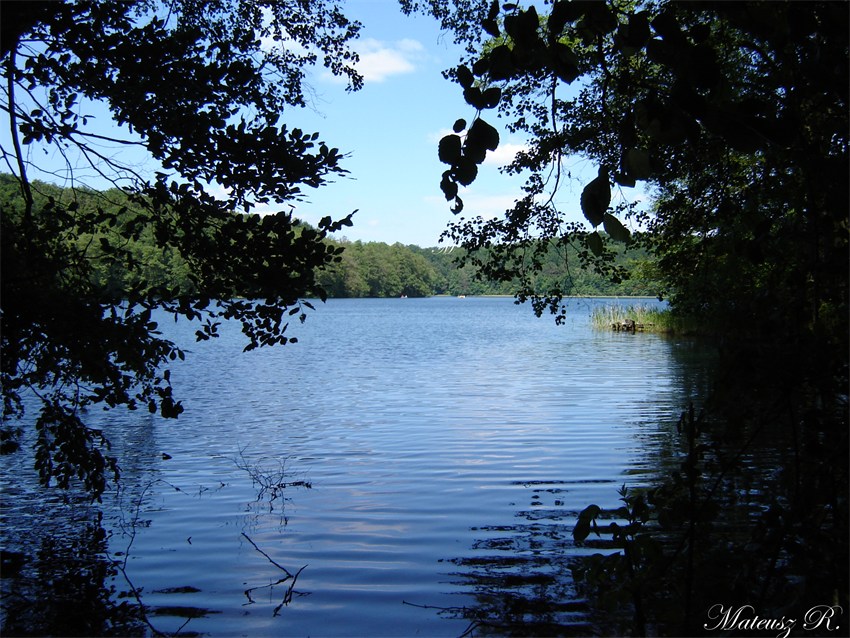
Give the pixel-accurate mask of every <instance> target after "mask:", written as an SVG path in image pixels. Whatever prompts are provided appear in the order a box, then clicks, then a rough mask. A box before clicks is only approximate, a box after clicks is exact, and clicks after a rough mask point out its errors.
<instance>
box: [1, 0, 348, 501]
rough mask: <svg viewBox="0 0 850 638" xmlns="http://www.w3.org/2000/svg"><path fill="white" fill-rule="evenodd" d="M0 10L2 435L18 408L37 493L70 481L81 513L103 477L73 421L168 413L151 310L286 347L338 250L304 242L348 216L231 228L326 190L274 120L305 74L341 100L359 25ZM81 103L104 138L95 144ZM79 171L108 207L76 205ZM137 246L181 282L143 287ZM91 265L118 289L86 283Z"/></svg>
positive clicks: (331, 168) (114, 7)
mask: <svg viewBox="0 0 850 638" xmlns="http://www.w3.org/2000/svg"><path fill="white" fill-rule="evenodd" d="M0 6H2V23H3V33H2V36H3V41H2V56H3V57H2V66H3V85H4V89H5V92H4V95H3V102H2V109H3V112H4V113H5V115H6V116H7V124H8V130H9V136H10V137H9V139H10V140H11V142H10V143H9V146H8V147H3V148H2V154H3V159H4V161H5V163H6V166H7V167H8V169H9V170H10V171H11V172H12V173H14V175H15V178H16V180H17V186H18V189H19V196H18V198H17V201H16V202H15V203H14V204H7V203H4V204H3V208H2V211H0V212H2V273H3V277H2V375H1V376H0V379H2V392H3V400H4V420H5V418H7V417H10V416H12V415H18V416H20V415H21V414H22V412H23V402H22V400H21V396H22V392H24V390H25V389H29V390H32V391H33V392H34V393H35V396H37V397H38V400H39V401H40V404H41V408H40V412H39V416H38V419H37V421H36V428H37V430H38V438H37V446H36V464H37V466H38V469H39V472H40V476H41V479H42V481H43V482H44V483H45V484H48V483H49V482H50V481H51V480H52V479H55V480H56V481H57V483H58V484H59V485H63V486H65V485H68V484H69V482H70V481H71V480H72V479H73V478H74V477H77V478H79V479H81V480H82V482H83V484H84V485H85V487H86V488H87V489H89V490H90V491H91V493H92V494H93V495H94V496H99V495H100V493H101V492H102V491H103V490H104V489H105V485H106V480H107V476H108V472H107V469H108V468H111V469H112V471H113V472H114V473H115V476H116V477H117V472H118V468H117V463H116V460H115V459H112V458H109V457H108V456H106V455H105V454H104V452H105V449H104V448H106V447H108V441H107V439H106V437H105V436H104V435H103V433H101V432H98V431H95V430H93V429H91V428H89V427H87V426H86V424H85V423H84V421H83V412H82V410H83V408H85V407H86V406H88V405H90V404H93V403H99V404H102V405H103V406H104V407H106V408H115V407H118V406H124V407H126V408H129V409H131V410H134V409H138V408H143V409H147V410H150V411H151V412H159V413H160V414H161V415H162V416H163V417H177V416H178V415H179V414H180V412H181V411H182V409H183V408H182V406H181V403H180V402H179V401H178V400H176V399H175V398H174V397H173V395H172V388H171V384H170V374H169V370H168V367H167V366H168V364H169V362H171V361H174V360H176V359H183V358H184V356H185V355H184V353H183V351H182V350H180V348H179V347H177V346H176V345H175V344H174V343H171V342H170V341H168V340H167V339H165V338H163V336H162V335H161V333H160V332H159V331H158V329H157V323H156V321H155V317H154V312H155V311H158V312H160V313H165V314H166V315H167V316H173V317H174V319H175V320H176V319H177V318H178V317H183V318H185V319H188V320H197V321H199V322H201V325H200V327H199V330H198V331H197V333H196V335H197V338H198V340H199V341H202V340H208V339H210V338H211V337H215V336H216V328H217V326H218V321H219V320H220V319H236V320H238V321H240V322H241V323H242V329H243V332H244V334H245V335H246V337H247V339H248V344H247V346H246V349H251V348H256V347H259V346H265V345H273V344H283V343H287V341H294V340H295V338H294V337H290V336H289V335H288V333H287V329H288V326H289V321H290V318H292V319H295V318H296V317H297V318H299V319H300V320H301V321H303V320H304V319H305V317H306V311H305V309H309V308H312V306H311V305H310V303H309V301H306V300H305V299H306V298H308V297H319V298H324V296H325V293H324V291H323V290H322V288H321V286H320V285H319V284H318V281H317V272H319V271H321V270H322V269H323V268H326V267H328V266H330V265H332V264H333V263H335V262H336V261H338V259H339V254H340V252H341V250H340V249H338V248H336V247H334V246H332V245H330V244H328V243H327V242H325V241H324V240H325V238H326V236H327V235H328V233H331V232H334V231H337V230H339V229H341V228H342V227H343V226H347V225H350V224H351V215H348V216H347V217H344V218H342V219H340V220H337V221H334V220H332V219H331V218H330V217H326V218H324V219H323V220H322V221H321V222H320V224H319V226H318V228H316V229H305V230H303V231H298V229H297V224H298V222H297V220H295V219H293V217H292V215H291V213H287V212H279V213H277V214H271V215H266V216H263V217H260V216H258V215H253V214H250V211H251V209H252V207H254V206H255V205H257V204H269V203H279V204H282V203H284V202H287V201H292V200H297V199H298V198H300V197H302V189H303V188H304V187H310V188H316V187H319V186H321V185H322V184H324V183H325V182H326V181H327V180H328V179H329V178H331V177H332V176H334V175H340V174H343V173H345V170H344V169H343V168H342V167H341V166H340V160H341V156H340V153H339V152H338V151H337V149H335V148H330V147H329V146H328V145H326V144H325V143H323V142H321V141H320V140H319V137H318V133H305V132H303V131H301V130H298V129H289V128H288V127H287V126H286V124H285V123H282V121H281V119H282V116H284V115H285V114H286V112H287V110H288V109H290V108H296V107H302V106H304V105H305V104H306V99H305V86H304V84H303V79H304V74H305V66H308V65H310V64H312V63H314V62H316V61H317V59H319V58H320V59H321V61H322V63H323V64H324V65H325V66H326V67H328V68H329V69H330V70H331V71H332V72H333V73H335V74H337V75H342V76H345V77H347V79H348V82H349V89H351V90H356V89H358V88H359V87H360V86H361V83H362V80H361V78H360V76H359V75H358V74H357V72H356V71H355V70H354V68H353V66H352V65H353V63H354V62H355V61H356V59H357V58H356V54H354V53H353V52H352V51H351V49H350V48H349V43H350V41H351V40H352V39H353V38H355V37H356V36H357V34H358V32H359V29H360V25H359V23H357V22H351V21H349V20H348V19H347V18H346V17H345V16H344V15H343V14H342V12H341V11H340V9H339V7H338V6H337V5H336V4H335V3H334V2H332V1H331V0H319V1H317V2H311V3H309V4H308V3H303V2H297V1H294V0H293V1H289V0H280V1H274V0H268V1H262V0H261V1H260V2H253V1H250V2H249V1H247V0H213V1H211V2H207V1H205V2H195V1H194V0H179V1H178V2H171V3H160V2H157V1H155V0H137V1H135V2H120V3H116V2H101V1H98V0H81V1H77V2H61V3H60V2H28V3H23V2H20V3H19V2H4V3H2V5H0ZM96 104H103V105H105V107H107V108H108V109H109V112H110V115H111V117H112V118H113V119H114V121H115V122H116V123H117V124H119V125H122V126H123V127H124V128H123V129H121V132H119V133H115V134H113V133H110V132H106V131H104V130H102V129H99V128H95V126H94V124H95V123H96V122H95V119H94V118H93V117H92V116H91V113H92V110H93V109H94V105H96ZM104 145H110V146H111V148H121V149H130V150H135V151H142V152H143V153H145V154H147V157H149V158H150V159H151V160H153V161H155V162H156V163H157V164H158V165H159V167H160V169H159V170H157V171H156V172H155V173H154V174H153V175H147V174H143V173H142V172H140V171H137V170H136V169H135V168H134V161H135V160H133V159H125V155H124V154H123V153H108V152H104V151H103V148H104ZM40 147H41V148H52V149H53V150H54V151H55V152H57V153H58V154H59V155H60V156H61V157H63V158H64V161H65V163H66V170H64V171H61V173H62V174H61V177H62V178H64V179H65V180H66V183H68V184H69V185H70V189H68V191H67V192H66V195H64V196H63V197H61V198H59V197H55V196H52V195H51V194H50V193H45V194H44V195H43V196H42V195H41V194H40V193H39V188H41V187H39V186H38V185H37V183H36V182H34V181H33V180H32V179H31V174H32V173H33V172H34V171H36V170H37V169H42V170H53V169H51V168H49V167H46V166H43V165H40V164H39V162H40V159H39V158H40V157H42V156H41V155H40V154H39V152H38V150H37V149H38V148H40ZM80 164H85V165H86V166H87V167H88V171H89V172H90V173H91V172H93V173H95V174H97V175H98V176H99V177H101V178H103V179H105V180H107V181H108V182H111V183H112V184H114V185H115V186H116V187H120V195H119V194H118V191H109V192H107V193H106V194H104V195H102V200H103V201H102V202H101V203H100V204H98V205H95V206H91V205H85V206H83V205H81V204H80V201H81V199H80V197H77V195H79V194H80V193H81V192H82V190H85V189H84V188H83V186H82V185H81V184H80V183H78V180H79V175H80V172H79V170H78V169H77V167H78V165H80ZM119 200H120V201H119ZM142 235H144V236H146V237H152V238H153V241H154V245H155V247H156V250H158V251H160V253H161V254H162V255H163V258H168V259H171V258H178V257H179V259H180V260H182V262H184V263H185V268H186V269H188V273H187V278H186V279H185V280H184V283H183V284H177V285H173V286H162V285H158V284H154V283H152V282H151V281H150V279H149V276H150V273H149V272H146V271H145V270H144V268H145V267H146V265H149V263H150V262H149V261H147V262H146V263H142V262H143V261H145V260H141V261H140V259H139V258H138V255H135V254H134V253H133V250H132V245H133V243H134V242H135V240H138V239H139V237H141V236H142ZM79 236H85V237H89V238H91V240H90V241H87V242H84V243H83V242H79V241H74V238H76V237H79ZM111 266H116V267H120V269H121V270H122V271H123V272H125V273H127V279H128V280H129V281H130V282H132V285H130V286H129V287H127V286H123V287H120V289H119V287H116V286H110V285H106V281H107V280H108V277H107V278H104V277H102V276H100V275H102V274H103V273H105V272H109V270H110V267H111ZM160 316H161V315H160Z"/></svg>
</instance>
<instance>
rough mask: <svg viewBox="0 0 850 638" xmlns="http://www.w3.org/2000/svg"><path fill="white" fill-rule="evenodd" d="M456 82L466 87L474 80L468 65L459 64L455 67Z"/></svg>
mask: <svg viewBox="0 0 850 638" xmlns="http://www.w3.org/2000/svg"><path fill="white" fill-rule="evenodd" d="M456 77H457V82H458V84H460V85H461V86H462V87H463V88H465V89H468V88H469V87H471V86H472V84H473V83H474V82H475V76H473V75H472V71H470V70H469V67H467V66H466V65H461V66H459V67H458V68H457V74H456Z"/></svg>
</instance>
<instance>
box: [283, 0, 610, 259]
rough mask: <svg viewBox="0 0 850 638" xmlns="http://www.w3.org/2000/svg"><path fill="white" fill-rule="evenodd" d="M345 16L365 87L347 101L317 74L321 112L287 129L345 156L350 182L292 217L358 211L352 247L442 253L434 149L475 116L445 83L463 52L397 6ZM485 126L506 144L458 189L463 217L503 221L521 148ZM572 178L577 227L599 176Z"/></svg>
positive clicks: (567, 199)
mask: <svg viewBox="0 0 850 638" xmlns="http://www.w3.org/2000/svg"><path fill="white" fill-rule="evenodd" d="M345 8H346V13H347V15H349V17H352V18H355V19H358V20H360V22H362V23H363V25H364V27H363V30H362V32H361V38H360V41H359V42H358V43H357V44H355V48H356V49H357V50H358V52H359V54H360V57H361V64H360V66H359V69H360V71H361V73H362V74H363V76H364V78H365V86H364V87H363V89H361V90H360V91H358V92H356V93H346V92H345V90H344V85H343V84H342V83H341V82H340V81H339V80H335V79H333V78H331V77H330V76H329V75H328V74H327V73H324V72H317V73H315V74H314V75H313V79H312V80H311V82H310V84H311V87H312V88H313V89H314V90H315V92H316V96H317V99H316V102H315V111H311V110H307V111H303V112H299V113H296V114H294V115H291V116H288V117H287V120H288V121H290V122H293V123H295V124H297V125H298V126H299V127H301V128H302V129H304V130H305V131H307V130H309V131H314V130H316V131H319V132H320V133H321V136H322V138H323V139H325V141H326V142H328V143H329V144H331V145H333V146H336V147H337V148H339V149H340V151H342V152H344V153H348V154H349V157H348V158H346V160H345V163H344V166H345V168H347V169H348V170H349V171H350V172H351V174H350V176H349V178H347V179H339V180H337V181H336V182H335V183H333V184H330V185H328V186H325V187H322V188H321V189H318V190H316V191H310V192H309V193H308V196H309V201H308V202H304V203H299V205H298V206H297V207H296V214H297V215H299V216H301V217H302V218H303V219H305V220H307V221H311V222H315V221H317V220H318V219H320V218H321V217H322V216H323V215H325V214H330V215H332V216H336V217H339V216H342V215H344V214H347V213H349V212H351V211H352V210H354V209H359V212H358V213H357V214H356V215H355V217H354V222H355V223H354V227H353V228H349V229H346V231H345V236H346V237H347V238H348V239H351V240H362V241H383V242H387V243H394V242H401V243H403V244H417V245H419V246H436V245H438V240H439V237H440V234H441V233H442V232H443V231H444V230H445V228H446V225H447V224H448V223H449V222H450V221H451V220H452V219H453V218H454V216H453V215H452V213H451V212H450V210H449V205H448V203H447V202H446V201H445V198H444V197H443V195H442V192H441V191H440V189H439V182H440V176H441V174H442V172H443V171H444V170H445V169H446V168H447V167H446V166H445V165H443V164H441V163H440V161H439V160H438V158H437V143H438V141H439V139H440V138H441V137H442V136H443V135H446V134H447V133H450V132H451V126H452V124H453V123H454V122H455V120H457V119H458V118H460V117H463V118H465V119H466V120H467V121H471V120H472V118H473V117H474V116H475V110H474V109H473V108H472V107H470V106H469V105H467V104H466V103H465V102H464V100H463V97H462V94H461V90H460V87H458V85H457V84H454V83H453V82H450V81H448V80H445V79H444V78H443V77H442V74H441V72H442V71H443V70H444V69H447V68H449V67H452V66H454V65H455V64H456V63H457V61H458V60H459V58H460V49H459V47H457V46H456V45H454V43H453V42H452V38H451V36H450V34H445V33H442V32H441V31H440V28H439V25H438V23H437V22H436V21H435V20H434V19H432V18H429V17H425V16H413V17H408V16H405V15H403V14H402V13H401V11H400V10H399V8H398V5H397V4H396V3H395V2H394V1H393V0H356V1H351V0H349V1H348V2H346V3H345ZM486 117H487V119H488V121H490V122H491V123H493V124H494V125H496V126H497V128H499V130H500V134H501V144H500V148H499V149H498V150H497V151H496V152H495V153H492V154H490V156H489V157H488V159H487V160H486V161H485V163H484V165H483V166H482V168H481V170H480V172H479V176H478V179H477V180H476V181H475V182H473V184H472V185H471V186H470V187H469V188H466V189H462V190H461V197H462V199H463V201H464V211H463V215H464V216H465V217H467V218H469V217H473V216H475V215H479V214H480V215H483V216H485V217H489V216H493V215H498V214H501V213H502V212H504V211H505V210H506V209H507V208H509V207H511V205H512V203H513V201H514V199H516V198H517V196H518V194H520V189H521V186H522V181H523V180H522V178H511V177H508V176H505V175H503V174H502V173H500V171H499V170H498V169H499V167H500V166H502V165H504V164H505V163H507V162H509V161H510V160H511V159H512V158H513V155H514V153H516V151H517V150H519V149H520V148H521V147H522V144H523V140H522V139H520V138H515V137H511V136H510V135H509V134H507V133H506V132H505V130H504V127H503V126H501V125H499V123H498V122H496V121H494V112H488V113H487V114H486ZM569 169H570V171H571V172H572V174H573V175H574V176H575V177H578V179H577V180H576V181H574V182H572V183H571V184H569V185H567V187H566V188H565V189H564V191H563V192H562V193H561V194H560V198H561V202H560V204H561V206H562V207H563V210H565V211H566V212H567V215H568V218H569V219H570V220H580V219H582V215H581V213H580V210H579V206H578V202H579V196H580V193H581V187H582V184H583V183H587V182H588V181H590V180H591V179H593V178H594V177H596V167H595V166H591V165H590V164H589V163H588V162H586V161H583V160H581V159H578V158H576V160H575V161H574V162H572V163H571V165H570V166H569Z"/></svg>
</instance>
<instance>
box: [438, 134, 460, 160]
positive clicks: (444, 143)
mask: <svg viewBox="0 0 850 638" xmlns="http://www.w3.org/2000/svg"><path fill="white" fill-rule="evenodd" d="M437 154H438V156H439V158H440V161H441V162H443V163H444V164H455V163H457V161H458V160H459V159H460V136H459V135H446V136H445V137H444V138H443V139H441V140H440V143H439V146H438V149H437Z"/></svg>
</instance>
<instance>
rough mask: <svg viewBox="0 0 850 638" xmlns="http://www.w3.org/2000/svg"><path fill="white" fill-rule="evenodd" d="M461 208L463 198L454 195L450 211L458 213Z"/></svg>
mask: <svg viewBox="0 0 850 638" xmlns="http://www.w3.org/2000/svg"><path fill="white" fill-rule="evenodd" d="M462 210H463V200H462V199H461V198H460V197H455V203H454V205H453V206H452V208H451V211H452V213H454V214H455V215H457V214H459V213H460V212H461V211H462Z"/></svg>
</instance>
